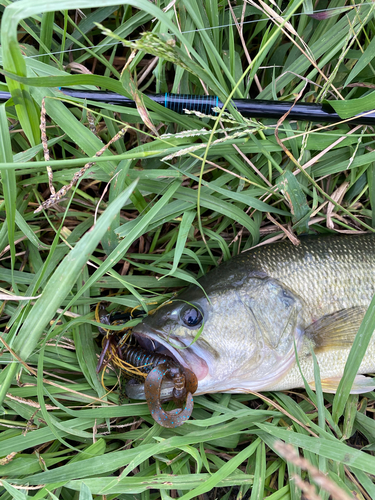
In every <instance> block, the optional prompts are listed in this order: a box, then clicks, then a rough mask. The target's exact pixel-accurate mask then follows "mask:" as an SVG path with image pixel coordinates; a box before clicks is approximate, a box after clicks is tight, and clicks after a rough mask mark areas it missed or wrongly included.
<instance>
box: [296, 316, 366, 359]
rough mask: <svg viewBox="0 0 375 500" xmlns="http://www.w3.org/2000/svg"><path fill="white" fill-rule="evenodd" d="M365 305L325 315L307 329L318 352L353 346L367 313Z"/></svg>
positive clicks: (306, 332) (307, 333)
mask: <svg viewBox="0 0 375 500" xmlns="http://www.w3.org/2000/svg"><path fill="white" fill-rule="evenodd" d="M365 312H366V308H365V307H352V308H350V309H342V310H341V311H336V312H334V313H333V314H328V315H327V316H323V317H321V318H320V319H318V320H317V321H315V322H314V323H312V324H311V325H310V326H308V327H307V328H306V330H305V334H306V336H307V337H308V338H309V339H311V340H312V341H313V343H314V351H315V352H316V353H319V352H322V351H326V350H330V349H337V348H340V347H341V348H342V347H351V345H352V344H353V342H354V338H355V336H356V334H357V332H358V329H359V327H360V325H361V322H362V319H363V316H364V315H365Z"/></svg>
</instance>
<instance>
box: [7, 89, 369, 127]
mask: <svg viewBox="0 0 375 500" xmlns="http://www.w3.org/2000/svg"><path fill="white" fill-rule="evenodd" d="M60 90H61V92H62V94H63V95H64V96H67V97H73V98H76V99H87V100H90V101H95V102H98V103H105V104H117V105H120V106H128V107H131V108H135V107H136V104H135V102H134V101H133V100H132V99H129V98H128V97H124V96H123V95H120V94H116V93H114V92H106V91H99V90H98V91H97V90H75V89H68V88H62V89H60ZM147 97H148V98H149V99H151V100H152V101H154V102H156V103H158V104H160V105H161V106H164V107H165V108H167V109H171V110H172V111H175V112H176V113H179V114H184V109H187V110H189V111H198V112H200V113H203V114H211V115H216V114H217V113H215V112H213V111H212V108H215V107H216V108H219V109H221V108H222V107H223V103H222V102H221V101H220V100H219V98H218V97H216V96H207V95H188V94H181V95H180V94H169V93H165V94H154V95H153V94H149V95H147ZM10 98H11V94H10V93H9V92H4V91H0V101H2V102H3V101H7V100H8V99H10ZM231 104H232V105H233V106H234V107H235V108H237V110H238V112H239V113H241V114H242V115H243V116H246V117H249V118H272V119H279V118H281V117H282V116H284V115H285V113H287V112H288V111H289V110H290V108H291V106H292V103H291V102H280V101H266V100H264V99H259V100H258V99H233V100H232V101H231ZM288 120H303V121H311V122H324V123H337V122H340V121H342V118H340V117H339V115H338V114H337V113H336V112H335V111H334V109H333V108H332V107H331V106H330V105H329V104H328V103H324V104H314V103H310V102H303V103H297V104H295V105H294V106H293V108H292V109H291V110H290V113H289V114H288ZM350 123H353V124H357V125H375V111H374V112H372V113H370V114H368V115H366V116H358V117H354V118H353V119H352V120H350Z"/></svg>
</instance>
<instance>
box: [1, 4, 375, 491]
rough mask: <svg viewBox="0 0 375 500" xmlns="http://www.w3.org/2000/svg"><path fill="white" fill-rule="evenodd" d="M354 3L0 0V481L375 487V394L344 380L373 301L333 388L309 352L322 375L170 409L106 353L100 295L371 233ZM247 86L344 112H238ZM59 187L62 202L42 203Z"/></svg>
mask: <svg viewBox="0 0 375 500" xmlns="http://www.w3.org/2000/svg"><path fill="white" fill-rule="evenodd" d="M346 4H347V2H345V1H344V0H332V1H324V0H323V1H318V2H316V3H315V4H314V5H313V3H312V2H311V0H290V1H289V2H288V1H284V2H273V1H271V0H270V1H268V0H265V2H264V1H262V0H257V1H252V0H249V1H248V2H247V3H246V2H243V1H242V0H238V1H237V2H232V4H230V3H228V2H224V1H219V0H204V1H203V2H199V1H197V0H179V1H177V2H171V3H169V1H166V0H159V1H158V2H156V3H152V2H149V1H146V0H137V1H136V2H135V1H128V0H126V1H124V2H123V3H122V5H121V6H118V5H116V3H115V1H114V0H100V2H99V1H95V0H75V1H74V2H73V1H72V0H61V1H60V2H49V1H46V0H33V1H31V0H21V1H18V2H14V3H13V2H11V1H9V0H5V1H4V2H3V3H2V5H3V6H6V7H0V9H1V17H2V23H1V45H2V52H1V72H2V74H3V78H2V82H1V83H0V91H10V92H11V94H12V98H11V99H10V100H8V101H7V102H6V103H4V104H1V105H0V134H1V137H0V175H1V181H2V183H1V186H0V189H1V191H0V224H1V226H0V259H1V261H0V281H1V287H2V288H1V295H0V299H1V302H0V304H1V307H0V312H1V318H0V323H1V330H2V332H3V333H2V334H1V335H0V342H1V344H2V345H1V346H0V349H1V351H0V353H1V355H0V365H1V368H2V371H1V373H0V384H1V387H0V409H1V415H0V455H1V456H2V457H3V458H2V459H1V461H0V464H1V467H0V475H1V477H2V479H1V485H0V500H6V499H9V498H16V499H17V500H18V499H19V500H23V499H26V498H27V497H33V498H35V499H42V498H61V499H64V500H71V499H74V498H79V499H80V500H87V499H91V498H106V499H109V500H110V499H115V498H116V499H121V500H130V499H134V498H140V499H142V500H157V499H159V498H161V499H163V500H167V499H169V498H181V499H183V500H188V499H193V498H197V499H201V500H209V499H214V498H220V499H232V498H237V499H241V498H245V497H246V498H251V500H256V499H262V498H264V497H266V496H267V498H269V499H270V500H286V499H291V500H295V499H297V498H300V497H301V489H300V488H302V489H303V490H304V491H305V495H306V498H310V499H313V498H317V497H316V496H313V495H315V494H318V495H319V497H320V498H321V499H322V500H326V499H328V497H329V495H332V497H333V498H341V499H344V498H347V495H356V496H357V498H365V499H371V498H375V485H374V484H373V476H374V475H375V458H374V456H373V450H374V440H375V423H374V419H373V413H374V401H375V394H374V393H369V394H366V395H365V396H357V395H349V390H350V387H351V380H352V379H353V377H354V375H355V373H356V370H357V366H358V365H359V363H360V359H361V356H362V355H363V352H364V350H365V348H366V345H367V342H368V340H369V338H370V336H371V334H372V332H373V331H374V321H375V320H374V318H375V307H373V306H370V309H369V311H368V313H367V315H366V318H365V321H364V322H363V324H362V326H361V332H360V333H361V337H360V341H358V342H357V343H356V344H355V345H354V347H353V350H352V353H351V363H348V366H347V368H346V372H345V377H344V379H343V383H342V384H341V387H340V391H339V392H338V393H337V395H336V396H333V395H329V394H323V393H322V391H321V385H320V382H319V370H318V367H316V372H317V373H316V387H317V390H316V393H314V392H312V391H311V390H310V389H309V388H308V387H307V388H306V390H305V391H303V390H298V391H286V392H278V393H269V394H262V395H258V394H251V395H228V394H211V395H205V396H199V397H195V398H194V402H195V406H194V412H193V418H191V419H190V420H189V421H188V422H187V423H186V424H184V425H183V426H181V427H178V428H176V429H164V428H162V427H160V426H159V425H158V424H156V423H155V422H154V421H153V419H152V418H151V416H150V413H149V410H148V407H147V405H146V403H144V402H138V403H136V402H131V403H129V402H128V401H127V400H125V401H124V402H123V404H121V405H119V398H120V402H121V397H122V396H121V394H120V392H121V391H119V387H118V383H119V380H118V374H117V373H116V372H115V371H113V370H111V369H107V370H105V373H104V374H103V380H100V377H98V375H97V373H96V365H97V362H98V356H99V354H100V351H101V336H100V334H99V332H98V328H97V321H96V318H95V308H96V306H97V304H98V303H100V302H101V301H103V300H104V301H105V304H106V307H107V308H108V310H109V311H116V310H124V309H125V308H132V309H133V308H139V309H142V310H144V311H146V312H147V311H149V310H151V309H153V308H155V306H157V305H158V304H161V303H162V302H163V301H165V300H166V299H168V298H170V297H171V296H172V295H173V294H174V293H175V292H177V291H179V290H180V289H181V288H182V287H184V286H186V285H187V284H189V283H194V282H195V281H196V279H197V278H199V276H201V275H202V274H203V273H205V272H207V271H208V270H209V269H210V268H212V267H213V266H216V265H218V264H219V263H220V262H221V261H223V260H227V259H230V258H231V257H232V256H234V255H237V254H238V253H240V252H241V251H244V250H247V249H249V248H251V247H253V246H255V245H257V244H259V243H266V242H270V241H275V240H278V239H281V238H285V237H289V238H290V239H292V241H294V242H295V243H297V239H298V237H299V235H301V234H303V233H307V232H311V233H319V234H323V233H329V232H350V233H358V232H361V231H373V228H374V227H375V215H374V212H373V210H372V205H373V203H374V188H373V186H374V183H375V167H374V165H375V163H374V161H375V152H374V151H373V149H374V148H373V136H372V135H373V127H369V126H367V127H366V126H362V125H355V126H354V125H353V124H351V117H352V116H354V115H355V114H358V113H362V112H366V111H368V110H369V109H372V108H374V107H375V106H374V102H375V101H374V91H373V89H374V85H375V69H374V64H373V57H374V54H375V52H374V40H373V36H374V34H375V20H374V12H375V4H373V3H371V2H370V1H365V2H363V3H358V5H354V2H352V3H350V4H348V5H346ZM142 33H146V35H142ZM71 86H73V88H74V87H75V88H86V89H94V90H95V89H98V88H99V89H101V90H109V91H114V92H117V93H120V94H123V95H125V96H128V97H131V98H132V99H134V100H135V101H136V102H137V108H136V109H133V108H130V107H125V108H124V107H121V106H119V105H114V104H105V103H103V104H100V105H99V104H97V103H96V104H95V103H94V102H90V101H88V102H84V101H78V100H74V99H70V98H68V97H66V96H64V94H63V93H61V92H60V91H58V90H57V88H58V87H71ZM164 92H174V93H180V94H201V95H204V94H206V93H210V94H212V95H218V96H219V98H220V99H221V101H223V102H225V103H226V107H225V109H224V110H223V111H222V112H220V114H219V115H218V116H201V115H199V114H194V113H193V114H183V115H179V114H177V113H175V112H173V111H171V110H169V109H165V108H163V107H162V106H160V105H158V104H156V103H154V102H153V101H151V100H150V99H149V98H147V96H146V95H145V94H147V93H164ZM248 97H252V98H255V97H258V98H261V99H267V100H272V99H273V100H281V101H288V102H290V103H291V105H292V104H293V102H295V101H296V100H300V101H305V102H316V103H322V102H323V101H324V100H329V101H330V102H331V103H333V105H334V107H335V109H336V111H337V112H338V113H339V114H340V116H341V117H343V122H342V123H339V124H337V125H334V126H332V125H331V126H325V124H312V123H310V122H298V123H297V122H293V121H289V120H288V118H285V119H284V120H280V122H279V123H277V120H260V121H256V120H249V119H245V118H244V117H242V116H241V115H240V113H238V111H237V110H236V109H234V108H233V107H232V106H231V105H230V99H231V98H248ZM72 101H73V103H72ZM44 111H45V112H46V115H45V117H44V118H43V116H44ZM41 117H42V134H41V131H40V123H41ZM120 131H121V133H120ZM119 133H120V134H119ZM116 134H119V135H120V136H121V135H123V137H119V138H118V140H117V141H115V142H113V143H111V145H110V146H109V147H108V148H107V149H106V150H103V146H104V145H105V144H108V143H109V142H110V140H111V139H113V138H115V137H116ZM117 137H118V136H117ZM43 143H44V144H43ZM46 144H48V147H49V150H50V157H51V159H50V160H49V159H48V156H47V157H45V156H44V155H43V153H44V152H43V148H44V146H45V145H46ZM101 150H102V154H101V155H100V156H95V155H96V153H98V152H99V151H101ZM90 162H95V163H90ZM85 165H86V167H85ZM49 166H50V168H51V170H48V168H47V167H49ZM80 169H81V170H80ZM51 171H52V172H53V180H52V183H50V184H49V176H50V172H51ZM77 172H80V175H77V176H76V177H74V175H75V174H76V173H77ZM81 174H82V175H81ZM73 178H74V179H75V180H77V181H78V182H77V184H76V185H74V186H73V185H72V186H71V189H69V190H68V189H67V188H64V189H63V190H62V191H60V190H61V189H62V188H63V186H68V185H69V183H70V182H71V180H72V179H73ZM51 186H54V188H55V190H56V191H57V192H59V191H60V193H59V196H58V198H59V200H58V204H55V205H53V206H49V207H47V208H46V209H43V210H40V211H39V212H37V213H35V210H36V209H37V208H38V207H39V205H40V204H41V203H42V202H43V201H45V200H47V199H49V197H50V195H51V194H53V192H52V187H51ZM53 200H55V201H56V197H55V198H54V199H53ZM137 321H139V320H137V319H132V320H131V321H130V322H128V324H127V326H132V325H134V324H135V323H136V322H137ZM116 328H117V330H118V329H121V326H114V327H113V329H116ZM228 328H230V325H228ZM102 382H103V384H102ZM120 383H121V381H120ZM110 388H113V390H110ZM279 440H281V441H283V442H285V443H287V444H288V445H291V448H290V447H288V446H283V445H282V444H281V445H280V442H279ZM296 450H297V451H299V454H300V456H299V455H298V454H296V453H295V452H296ZM303 459H306V460H307V462H306V461H305V460H303ZM319 471H320V472H319ZM293 478H295V479H293ZM301 478H302V480H301ZM310 485H312V486H310Z"/></svg>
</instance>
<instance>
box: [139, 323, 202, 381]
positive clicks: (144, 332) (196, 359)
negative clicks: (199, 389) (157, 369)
mask: <svg viewBox="0 0 375 500" xmlns="http://www.w3.org/2000/svg"><path fill="white" fill-rule="evenodd" d="M132 333H133V335H134V336H135V337H137V336H138V337H144V338H148V339H151V340H154V341H155V342H157V343H159V344H161V345H162V346H164V347H165V348H166V349H167V350H168V352H169V353H170V355H171V357H172V358H173V359H174V360H175V361H177V362H178V363H180V364H181V365H182V366H183V367H185V368H188V369H189V370H191V371H192V372H193V373H194V375H195V376H196V377H197V379H198V381H200V380H203V379H204V378H205V377H206V376H207V374H208V371H209V370H208V365H207V363H206V361H205V360H204V359H203V358H201V357H200V356H198V355H197V354H195V353H189V354H190V355H191V357H192V362H191V363H188V362H187V361H186V360H185V359H184V358H183V357H182V356H181V353H180V351H179V349H176V348H175V347H173V346H172V345H171V344H169V343H168V342H167V341H166V340H164V339H163V338H162V337H161V332H160V331H158V330H155V329H154V328H152V327H150V326H148V325H147V326H145V325H144V324H143V323H140V324H139V325H137V326H136V327H135V328H134V329H133V332H132ZM172 341H173V342H174V343H175V344H180V345H181V347H182V348H183V349H184V350H186V347H187V346H186V345H185V344H183V343H182V342H181V341H180V340H179V339H175V338H173V340H172Z"/></svg>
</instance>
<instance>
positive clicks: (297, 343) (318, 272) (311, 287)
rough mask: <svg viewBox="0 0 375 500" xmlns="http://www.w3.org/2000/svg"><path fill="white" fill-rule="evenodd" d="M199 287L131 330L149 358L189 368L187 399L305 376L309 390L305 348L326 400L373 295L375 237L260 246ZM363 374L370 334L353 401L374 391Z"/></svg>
mask: <svg viewBox="0 0 375 500" xmlns="http://www.w3.org/2000/svg"><path fill="white" fill-rule="evenodd" d="M198 283H199V286H196V285H194V286H189V287H188V288H187V289H186V290H185V291H184V292H183V293H181V294H180V295H178V296H177V297H176V298H174V299H173V300H171V301H169V302H168V303H165V304H164V305H162V306H161V307H158V308H157V309H156V310H154V311H153V312H152V313H151V314H149V315H148V316H146V317H145V318H144V319H143V320H142V322H141V323H139V324H138V325H137V326H136V327H135V328H134V329H133V332H132V333H133V335H134V337H135V338H136V339H137V342H138V343H139V345H140V346H142V347H143V348H144V349H146V350H147V351H150V352H155V353H160V354H165V355H167V356H169V357H171V358H172V359H174V360H175V361H176V362H177V363H179V365H180V366H182V367H185V368H186V369H187V370H190V371H191V372H192V373H193V374H194V375H195V376H196V378H197V381H198V386H197V388H196V391H195V395H199V394H207V393H216V392H221V393H246V392H249V391H252V392H259V391H280V390H287V389H294V388H299V387H304V380H303V377H304V378H305V379H306V381H307V383H308V384H309V385H310V387H312V388H314V387H315V385H314V362H313V356H312V350H313V351H314V353H315V355H316V359H317V361H318V364H319V367H320V377H321V382H322V388H323V391H324V392H331V393H334V392H336V390H337V387H338V384H339V382H340V379H341V377H342V374H343V371H344V367H345V363H346V360H347V357H348V355H349V352H350V348H351V346H352V344H353V341H354V338H355V336H356V333H357V332H358V329H359V326H360V324H361V322H362V319H363V317H364V315H365V312H366V310H367V308H368V306H369V304H370V302H371V299H372V297H373V295H374V293H375V234H363V235H356V236H352V235H350V236H349V235H328V236H312V237H311V236H307V237H301V241H300V244H299V245H298V246H296V245H293V244H292V243H291V242H290V241H280V242H276V243H270V244H266V245H263V246H259V247H257V248H254V249H251V250H250V251H248V252H244V253H242V254H240V255H238V256H236V257H234V258H232V259H231V260H229V261H227V262H224V263H223V264H221V265H220V266H218V267H217V268H215V269H213V270H212V271H210V272H209V273H207V274H206V275H205V276H203V277H202V278H200V279H199V281H198ZM297 358H298V363H299V366H298V363H297ZM301 372H302V374H303V377H302V375H301ZM371 372H375V335H373V337H372V338H371V341H370V343H369V346H368V349H367V352H366V354H365V356H364V358H363V360H362V363H361V365H360V368H359V371H358V375H357V376H356V378H355V380H354V383H353V386H352V389H351V392H352V393H365V392H369V391H372V390H374V389H375V382H374V379H373V378H371V377H365V376H364V374H366V373H371ZM169 385H170V387H172V385H171V384H169ZM163 391H164V392H165V394H167V393H168V384H167V385H166V387H164V385H163V388H162V392H163ZM131 397H133V398H135V399H145V393H144V387H143V385H142V384H139V385H135V386H133V389H132V391H131Z"/></svg>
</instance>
